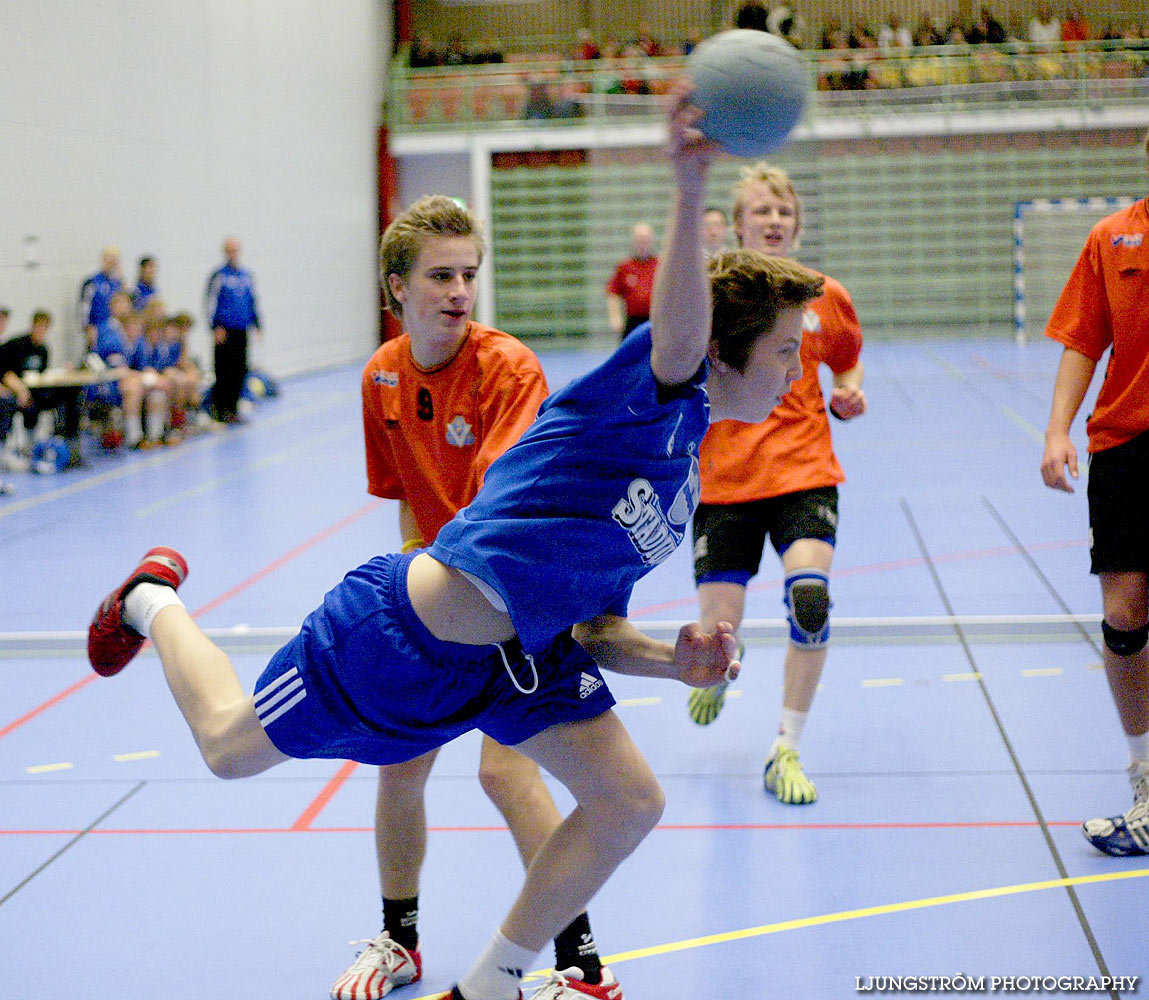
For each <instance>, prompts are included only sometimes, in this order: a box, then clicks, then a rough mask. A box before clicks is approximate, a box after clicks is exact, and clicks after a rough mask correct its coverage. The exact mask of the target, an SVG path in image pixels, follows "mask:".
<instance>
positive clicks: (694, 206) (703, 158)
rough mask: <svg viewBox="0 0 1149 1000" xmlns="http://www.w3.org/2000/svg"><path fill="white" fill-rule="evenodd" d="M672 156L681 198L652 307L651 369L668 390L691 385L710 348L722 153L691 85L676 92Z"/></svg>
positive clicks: (674, 204) (674, 212)
mask: <svg viewBox="0 0 1149 1000" xmlns="http://www.w3.org/2000/svg"><path fill="white" fill-rule="evenodd" d="M670 97H671V104H670V110H669V114H668V117H667V128H668V133H669V135H668V139H667V155H668V156H669V157H670V162H671V166H672V168H673V170H674V181H675V193H674V199H673V202H672V208H671V213H670V221H669V223H668V228H667V233H666V243H665V246H664V247H663V251H662V254H661V255H660V257H659V261H658V271H657V273H656V274H655V278H654V291H653V293H652V295H651V302H650V327H651V334H650V335H651V340H652V341H653V347H652V350H651V353H650V366H651V368H652V369H653V371H654V377H655V378H656V379H658V381H659V382H661V383H663V384H664V385H678V384H680V383H682V382H686V381H688V380H689V379H690V378H691V377H692V376H693V375H694V373H695V372H696V371H698V366H699V365H701V364H702V359H703V358H704V357H705V356H706V348H707V346H708V345H709V343H710V281H709V279H708V278H707V275H706V265H705V256H704V254H703V252H702V210H703V207H704V205H705V196H706V177H707V174H708V173H709V170H710V163H711V161H712V160H713V159H714V156H715V155H716V153H717V152H718V146H717V144H715V143H714V142H712V141H710V140H709V139H706V138H704V137H703V135H702V133H701V132H699V131H698V129H697V128H696V127H695V125H696V124H697V122H698V119H699V118H700V117H701V115H702V112H701V111H699V110H698V108H696V107H694V106H693V105H691V104H690V83H689V82H688V81H679V83H677V84H676V85H675V87H674V89H673V90H672V91H671V94H670Z"/></svg>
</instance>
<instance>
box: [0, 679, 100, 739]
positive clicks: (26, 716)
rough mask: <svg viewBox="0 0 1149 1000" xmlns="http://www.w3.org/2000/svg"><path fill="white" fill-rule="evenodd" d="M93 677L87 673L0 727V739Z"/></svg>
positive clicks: (78, 688) (60, 700) (72, 692)
mask: <svg viewBox="0 0 1149 1000" xmlns="http://www.w3.org/2000/svg"><path fill="white" fill-rule="evenodd" d="M95 679H96V674H88V676H87V677H85V678H84V679H83V680H79V681H76V683H75V684H73V685H72V686H71V687H69V688H65V689H64V690H63V691H61V692H60V693H59V694H56V695H53V696H52V697H51V698H49V699H48V700H47V701H46V702H44V703H43V704H42V705H37V706H36V707H35V708H34V709H32V711H30V712H25V713H24V714H23V715H21V716H20V718H18V719H15V720H13V721H12V722H9V723H8V725H6V726H5V727H4V728H3V729H0V739H3V738H4V737H5V736H7V735H8V734H9V733H10V732H12V730H14V729H19V728H20V727H21V726H22V725H24V723H25V722H30V721H31V720H32V719H34V718H36V716H37V715H39V714H40V713H41V712H46V711H48V709H50V708H51V707H52V706H53V705H57V704H59V703H60V702H62V701H63V700H64V699H65V698H67V697H68V696H69V695H71V694H75V693H76V692H77V691H79V690H80V688H82V687H84V686H85V685H87V684H91V683H92V681H94V680H95Z"/></svg>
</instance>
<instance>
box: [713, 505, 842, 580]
mask: <svg viewBox="0 0 1149 1000" xmlns="http://www.w3.org/2000/svg"><path fill="white" fill-rule="evenodd" d="M837 534H838V487H837V486H820V487H818V488H817V489H813V490H800V491H799V492H797V493H786V494H784V495H783V496H780V497H770V498H769V499H767V500H751V501H750V502H749V503H731V504H706V503H701V504H699V505H698V509H697V510H696V511H695V512H694V582H695V583H696V584H699V583H716V582H722V583H739V584H742V585H743V586H745V585H746V583H747V582H748V581H749V580H750V578H751V577H752V576H754V574H755V573H757V572H758V566H759V564H760V563H761V562H762V550H763V549H764V548H765V545H766V536H767V535H769V536H770V543H771V544H772V545H773V546H774V551H775V552H777V553H778V555H782V554H783V553H784V552H785V551H786V550H787V549H788V548H789V547H790V546H791V545H793V544H794V543H795V542H796V541H798V540H799V539H801V538H816V539H818V540H819V541H822V542H827V543H829V544H830V545H833V544H834V543H835V541H836V540H837Z"/></svg>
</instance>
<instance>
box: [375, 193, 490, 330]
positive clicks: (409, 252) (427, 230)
mask: <svg viewBox="0 0 1149 1000" xmlns="http://www.w3.org/2000/svg"><path fill="white" fill-rule="evenodd" d="M436 236H464V237H467V236H469V237H470V238H471V240H472V241H473V242H474V244H475V249H476V250H477V251H478V252H479V263H482V261H483V253H484V251H485V249H486V248H485V246H484V243H483V227H482V224H481V223H480V222H479V220H478V219H476V218H475V216H473V215H472V214H471V212H470V211H469V210H468V209H466V208H464V207H463V206H462V205H461V204H459V202H457V201H455V200H454V199H453V198H448V197H446V196H445V195H441V194H433V195H429V196H428V197H426V198H420V199H419V201H417V202H415V204H414V205H412V206H411V207H410V208H408V209H407V211H405V212H403V213H402V214H401V215H399V216H397V217H396V218H395V220H394V221H393V222H392V223H391V225H389V226H388V227H387V229H386V231H385V232H384V233H383V238H382V240H380V241H379V281H380V283H381V284H382V286H383V294H384V295H385V296H386V298H387V308H388V309H389V310H390V311H391V312H392V313H394V315H396V316H402V315H403V306H402V304H401V303H400V302H399V300H398V299H396V298H395V296H394V294H392V292H391V282H390V281H389V280H388V278H389V277H390V276H391V275H392V274H395V275H398V276H399V279H400V280H401V281H403V282H406V281H407V278H408V277H409V276H410V274H411V269H412V268H413V267H414V266H415V261H416V259H417V258H418V256H419V251H420V250H422V249H423V244H424V243H426V241H427V240H428V239H429V238H431V237H436Z"/></svg>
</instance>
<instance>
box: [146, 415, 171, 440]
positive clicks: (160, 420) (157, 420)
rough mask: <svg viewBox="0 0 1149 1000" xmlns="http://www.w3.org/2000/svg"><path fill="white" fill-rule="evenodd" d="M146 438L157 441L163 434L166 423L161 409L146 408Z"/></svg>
mask: <svg viewBox="0 0 1149 1000" xmlns="http://www.w3.org/2000/svg"><path fill="white" fill-rule="evenodd" d="M146 422H147V429H148V440H149V441H158V440H159V439H160V438H162V437H163V436H164V424H165V423H167V417H166V415H165V414H164V412H163V410H156V411H155V412H153V411H152V410H148V412H147V417H146Z"/></svg>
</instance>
